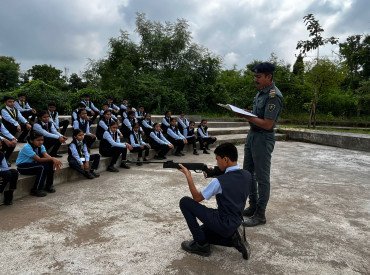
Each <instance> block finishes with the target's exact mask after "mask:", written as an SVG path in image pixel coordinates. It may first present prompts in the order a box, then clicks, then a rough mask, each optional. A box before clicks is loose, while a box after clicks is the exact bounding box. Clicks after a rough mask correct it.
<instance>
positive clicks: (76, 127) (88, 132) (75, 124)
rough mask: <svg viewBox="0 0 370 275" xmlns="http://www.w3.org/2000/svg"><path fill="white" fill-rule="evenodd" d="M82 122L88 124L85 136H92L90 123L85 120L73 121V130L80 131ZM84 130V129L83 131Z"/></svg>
mask: <svg viewBox="0 0 370 275" xmlns="http://www.w3.org/2000/svg"><path fill="white" fill-rule="evenodd" d="M78 121H80V122H81V123H82V122H84V123H87V126H86V133H84V134H90V122H89V121H88V120H84V119H81V118H79V120H75V121H73V129H74V130H76V129H80V124H79V122H78ZM81 130H82V129H81Z"/></svg>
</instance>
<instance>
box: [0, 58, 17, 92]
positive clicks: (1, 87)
mask: <svg viewBox="0 0 370 275" xmlns="http://www.w3.org/2000/svg"><path fill="white" fill-rule="evenodd" d="M18 82H19V64H18V63H16V62H15V59H14V58H13V57H9V56H0V91H6V90H8V91H9V90H11V89H14V88H16V87H17V85H18Z"/></svg>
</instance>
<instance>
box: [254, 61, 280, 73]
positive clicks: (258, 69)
mask: <svg viewBox="0 0 370 275" xmlns="http://www.w3.org/2000/svg"><path fill="white" fill-rule="evenodd" d="M252 71H253V72H254V73H256V74H258V73H265V74H272V73H273V72H274V71H275V65H274V64H271V63H269V62H262V63H259V64H257V65H256V66H254V68H253V70H252Z"/></svg>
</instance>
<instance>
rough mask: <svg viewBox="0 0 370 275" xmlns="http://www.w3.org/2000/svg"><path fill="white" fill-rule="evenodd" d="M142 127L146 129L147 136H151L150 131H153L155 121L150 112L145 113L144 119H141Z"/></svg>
mask: <svg viewBox="0 0 370 275" xmlns="http://www.w3.org/2000/svg"><path fill="white" fill-rule="evenodd" d="M140 124H141V128H142V129H143V131H144V134H145V136H146V137H147V138H149V135H150V133H151V132H152V131H153V125H154V123H153V121H152V116H151V114H149V113H146V114H145V117H144V119H143V120H142V121H141V123H140Z"/></svg>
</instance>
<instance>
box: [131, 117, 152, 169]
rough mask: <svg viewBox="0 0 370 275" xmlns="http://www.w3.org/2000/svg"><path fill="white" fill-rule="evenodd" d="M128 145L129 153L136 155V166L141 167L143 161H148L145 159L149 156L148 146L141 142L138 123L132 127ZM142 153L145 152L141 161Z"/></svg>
mask: <svg viewBox="0 0 370 275" xmlns="http://www.w3.org/2000/svg"><path fill="white" fill-rule="evenodd" d="M130 144H131V146H132V151H131V152H137V153H138V154H137V162H136V164H137V165H138V166H141V165H143V161H148V160H147V158H146V157H147V156H149V149H150V145H149V144H147V143H145V142H144V141H143V137H142V135H141V132H140V124H139V123H135V125H134V127H133V130H132V133H131V135H130ZM143 152H145V154H144V159H143V160H142V157H143Z"/></svg>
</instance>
